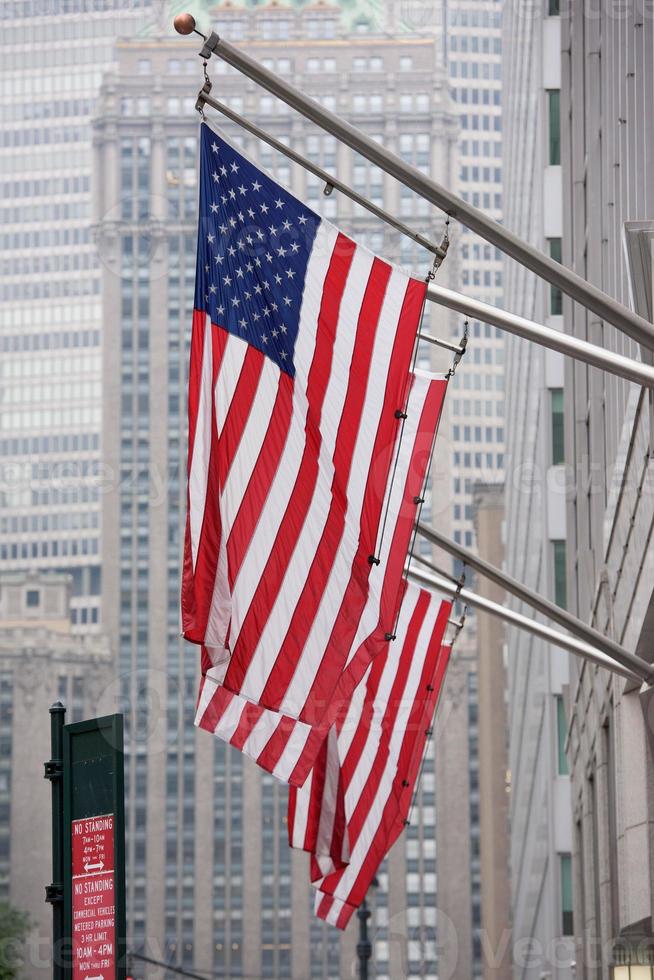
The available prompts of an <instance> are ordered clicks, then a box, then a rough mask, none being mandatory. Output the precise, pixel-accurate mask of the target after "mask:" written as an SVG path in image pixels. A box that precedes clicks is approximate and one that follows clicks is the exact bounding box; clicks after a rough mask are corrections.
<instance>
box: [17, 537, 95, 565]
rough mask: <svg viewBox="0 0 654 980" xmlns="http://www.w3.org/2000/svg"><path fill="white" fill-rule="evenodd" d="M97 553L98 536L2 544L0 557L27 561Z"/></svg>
mask: <svg viewBox="0 0 654 980" xmlns="http://www.w3.org/2000/svg"><path fill="white" fill-rule="evenodd" d="M97 554H99V542H98V539H97V538H72V540H70V541H68V540H67V539H64V540H63V541H58V540H54V541H32V542H29V543H28V542H23V543H22V544H0V558H1V559H3V561H27V560H29V559H33V558H61V557H64V558H76V557H79V556H81V555H97Z"/></svg>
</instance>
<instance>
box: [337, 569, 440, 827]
mask: <svg viewBox="0 0 654 980" xmlns="http://www.w3.org/2000/svg"><path fill="white" fill-rule="evenodd" d="M412 590H413V592H414V594H413V595H410V594H409V593H408V592H407V595H406V596H405V601H404V602H403V604H402V615H401V616H400V621H399V623H398V641H397V642H398V643H399V638H400V637H402V636H406V631H407V628H408V625H409V622H410V620H411V617H412V616H413V614H414V612H415V609H416V606H417V603H418V599H419V590H418V589H416V588H415V586H414V587H412ZM407 600H409V601H407ZM437 614H438V603H435V602H434V603H432V602H430V603H429V606H428V609H427V614H426V615H425V618H424V620H423V623H422V625H421V627H420V633H419V635H418V637H417V640H416V644H415V647H414V650H413V654H412V656H411V667H410V670H409V671H408V674H407V677H406V682H405V686H404V689H403V690H402V691H400V692H397V694H398V696H399V697H401V699H402V701H401V704H400V706H399V710H398V712H397V716H396V719H395V722H394V724H393V734H392V738H391V742H390V744H389V746H388V759H389V761H391V760H393V761H394V764H395V765H397V760H398V756H399V752H400V749H401V745H402V740H403V738H404V735H405V732H406V723H407V713H408V712H410V710H411V706H412V705H413V703H414V701H415V700H416V693H417V689H418V684H419V682H420V677H421V675H422V669H423V666H424V662H425V657H426V655H427V652H428V649H429V642H430V639H431V635H432V633H433V630H434V625H435V622H436V616H437ZM396 646H397V643H395V644H390V650H389V656H388V659H387V661H386V664H385V666H384V670H383V671H382V676H381V679H380V683H379V689H378V691H377V695H376V697H375V701H374V706H373V718H372V723H371V725H370V727H369V729H368V733H367V738H366V744H365V747H364V750H363V752H362V753H361V756H360V757H359V760H358V763H357V766H356V769H355V771H354V772H353V774H352V778H351V780H350V784H349V786H347V787H346V790H345V813H346V817H349V816H351V814H352V813H353V812H354V809H355V808H356V805H357V803H358V801H359V797H360V796H361V792H362V790H363V788H364V786H365V785H366V783H367V781H368V779H369V778H370V766H371V764H372V761H373V760H374V759H375V757H376V754H377V750H378V748H379V743H380V741H381V738H382V722H383V720H384V717H385V715H386V712H387V710H388V707H389V701H390V697H391V692H392V690H393V685H394V683H395V680H396V677H397V672H398V668H399V666H400V662H401V661H402V660H403V658H404V657H406V656H407V653H406V652H404V651H403V649H402V647H399V649H398V652H397V654H395V648H396ZM393 707H394V705H393ZM339 748H340V746H339ZM342 757H343V756H341V758H342Z"/></svg>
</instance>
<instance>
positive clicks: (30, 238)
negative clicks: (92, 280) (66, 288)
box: [0, 208, 91, 272]
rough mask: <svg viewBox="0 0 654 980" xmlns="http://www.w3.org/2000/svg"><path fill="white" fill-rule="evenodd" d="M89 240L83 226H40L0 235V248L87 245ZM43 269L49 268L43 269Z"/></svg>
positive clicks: (86, 230) (16, 209)
mask: <svg viewBox="0 0 654 980" xmlns="http://www.w3.org/2000/svg"><path fill="white" fill-rule="evenodd" d="M14 210H15V211H18V210H19V209H18V208H15V209H14ZM18 220H20V219H18ZM90 242H91V232H90V231H89V229H88V228H85V227H82V228H41V229H40V230H39V231H11V232H8V233H7V234H5V235H0V248H1V249H3V250H6V251H14V249H17V248H29V249H35V248H53V247H56V246H62V245H89V244H90ZM21 261H22V260H21ZM37 261H38V260H37ZM43 271H44V272H47V271H49V270H48V269H44V270H43Z"/></svg>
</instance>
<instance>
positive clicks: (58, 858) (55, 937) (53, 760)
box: [44, 701, 66, 980]
mask: <svg viewBox="0 0 654 980" xmlns="http://www.w3.org/2000/svg"><path fill="white" fill-rule="evenodd" d="M65 715H66V709H65V707H64V706H63V704H62V703H61V701H55V703H54V704H53V705H51V707H50V759H49V760H48V761H47V762H46V763H45V773H44V775H45V778H46V779H49V780H50V785H51V786H52V882H51V884H49V885H47V886H46V889H45V900H46V902H49V903H50V905H52V977H53V980H64V950H63V946H64V785H63V781H64V777H63V773H64V718H65Z"/></svg>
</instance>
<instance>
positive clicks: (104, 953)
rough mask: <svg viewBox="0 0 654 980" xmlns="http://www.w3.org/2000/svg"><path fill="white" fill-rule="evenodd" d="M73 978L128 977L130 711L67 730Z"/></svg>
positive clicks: (67, 914) (69, 977)
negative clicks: (126, 738)
mask: <svg viewBox="0 0 654 980" xmlns="http://www.w3.org/2000/svg"><path fill="white" fill-rule="evenodd" d="M63 797H64V800H63V804H64V805H63V872H64V873H63V884H64V893H63V898H64V937H66V940H67V945H68V944H69V946H68V948H69V950H70V958H69V959H68V962H67V964H66V969H65V974H66V980H125V976H126V953H127V949H126V935H125V933H126V926H125V789H124V761H123V716H122V715H108V716H106V717H104V718H92V719H89V720H88V721H80V722H75V723H73V724H70V725H66V726H65V727H64V739H63Z"/></svg>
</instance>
